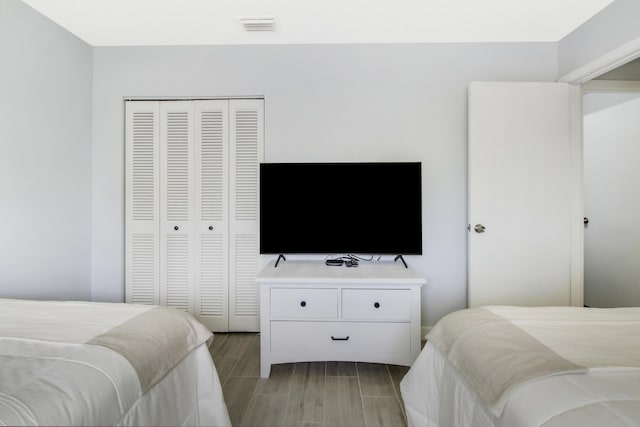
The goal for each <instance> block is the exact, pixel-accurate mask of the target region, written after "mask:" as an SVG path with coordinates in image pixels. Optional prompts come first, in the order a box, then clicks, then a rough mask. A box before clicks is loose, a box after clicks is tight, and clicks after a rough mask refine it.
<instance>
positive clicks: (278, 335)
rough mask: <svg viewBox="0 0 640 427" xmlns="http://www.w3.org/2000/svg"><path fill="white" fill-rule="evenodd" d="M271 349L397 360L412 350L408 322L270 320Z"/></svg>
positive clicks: (319, 355) (316, 357) (312, 357)
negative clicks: (373, 356)
mask: <svg viewBox="0 0 640 427" xmlns="http://www.w3.org/2000/svg"><path fill="white" fill-rule="evenodd" d="M271 351H272V352H277V353H298V354H300V353H305V354H307V355H309V357H310V358H309V359H308V360H323V359H324V360H367V359H368V358H370V357H371V356H372V355H375V356H376V357H379V358H386V359H390V360H394V358H399V357H405V356H407V355H409V354H410V353H411V325H410V324H408V323H364V322H284V321H272V322H271Z"/></svg>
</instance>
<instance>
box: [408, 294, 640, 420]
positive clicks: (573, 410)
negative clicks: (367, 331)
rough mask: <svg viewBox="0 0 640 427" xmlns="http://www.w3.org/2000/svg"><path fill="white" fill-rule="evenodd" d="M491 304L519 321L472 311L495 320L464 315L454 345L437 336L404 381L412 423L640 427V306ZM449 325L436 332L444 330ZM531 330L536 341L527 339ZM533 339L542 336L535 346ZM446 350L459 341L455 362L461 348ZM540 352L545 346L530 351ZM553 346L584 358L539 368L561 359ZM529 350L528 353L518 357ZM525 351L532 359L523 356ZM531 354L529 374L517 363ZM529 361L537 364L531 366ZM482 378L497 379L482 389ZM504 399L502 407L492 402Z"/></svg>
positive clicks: (455, 329) (456, 323) (455, 324)
mask: <svg viewBox="0 0 640 427" xmlns="http://www.w3.org/2000/svg"><path fill="white" fill-rule="evenodd" d="M489 310H490V311H491V314H492V315H498V316H500V317H501V318H503V319H505V318H506V319H510V322H511V323H510V326H509V327H507V328H505V327H504V325H498V328H493V327H489V326H488V325H489V324H491V323H494V320H495V319H492V317H491V316H488V317H487V316H485V318H484V320H482V317H480V318H478V317H474V316H475V313H474V311H469V310H467V311H465V312H464V313H463V315H465V316H466V315H467V314H471V315H472V316H470V317H467V320H469V319H474V320H476V321H477V320H478V319H480V320H481V321H480V323H483V322H485V320H486V323H485V324H484V325H479V324H478V323H472V324H470V325H465V324H464V322H459V320H460V319H454V322H453V323H452V324H450V325H449V326H447V328H446V329H449V327H450V326H453V335H454V337H451V336H449V335H448V334H445V335H446V337H445V338H444V341H445V342H446V344H445V345H444V346H443V345H442V342H441V343H440V345H439V346H437V348H436V346H434V345H433V343H431V342H428V343H427V345H426V346H425V348H424V350H423V351H422V353H421V354H420V356H419V357H418V359H417V360H416V362H415V363H414V365H413V366H412V368H411V370H410V371H409V373H408V374H407V376H406V377H405V378H404V379H403V381H402V383H401V391H402V396H403V399H404V402H405V407H406V410H407V416H408V419H409V424H410V425H415V426H478V427H486V426H495V427H530V426H531V427H533V426H546V427H552V426H554V427H555V426H563V427H564V426H604V425H606V426H638V425H640V371H639V370H638V368H637V367H638V366H639V365H640V351H638V349H640V309H637V308H630V309H602V310H598V309H580V308H574V307H562V308H561V307H548V308H543V309H533V308H516V307H491V308H489ZM463 317H464V316H463ZM498 323H499V322H498ZM513 326H515V327H516V328H517V329H518V331H517V332H516V333H515V334H512V333H511V332H510V331H509V328H510V327H513ZM434 329H435V328H434ZM439 329H440V328H439ZM441 332H442V330H436V334H440V333H441ZM521 333H525V334H526V335H528V338H526V339H521V338H522V337H519V335H520V334H521ZM465 335H469V336H470V337H469V338H470V340H471V342H472V343H474V344H473V345H471V346H469V345H466V344H464V343H458V340H459V339H460V338H461V337H463V336H465ZM430 336H431V335H430ZM514 339H515V341H514ZM463 340H464V338H463ZM531 340H535V341H536V342H537V343H536V344H534V345H532V343H531ZM484 341H486V342H493V343H494V344H492V345H491V346H492V347H494V348H492V349H489V350H488V351H484V350H481V349H480V347H478V346H477V345H476V344H477V343H478V342H482V344H483V345H484V344H485V342H484ZM501 341H502V342H501ZM518 342H521V343H522V344H523V345H524V346H525V347H524V349H525V351H522V349H520V350H518V349H517V348H515V347H514V346H515V345H518V344H517V343H518ZM440 347H444V348H445V350H447V349H448V350H449V353H451V349H452V348H455V350H454V354H455V356H454V358H453V362H452V360H451V354H449V356H447V355H446V354H445V353H444V352H442V351H441V349H440ZM496 349H498V353H496ZM530 349H533V350H534V351H535V353H532V354H529V353H528V352H529V351H530ZM551 349H553V350H551ZM474 351H475V353H474ZM549 351H552V352H554V353H555V356H554V357H555V358H557V357H559V358H560V359H566V360H570V361H571V363H575V364H578V365H579V367H578V369H573V368H570V369H566V370H562V369H556V368H562V365H559V364H555V365H553V366H552V368H553V369H552V370H551V371H547V370H546V369H547V367H548V365H547V364H546V363H540V364H539V365H537V362H536V358H537V357H538V356H540V358H541V359H544V358H547V359H549V360H552V361H554V360H555V359H554V357H551V358H550V357H549ZM519 352H521V353H522V354H521V355H518V353H519ZM476 356H479V357H476ZM521 356H523V357H524V358H523V359H521V360H518V359H519V358H520V357H521ZM465 359H466V360H465ZM478 360H479V361H483V362H481V363H479V362H478ZM523 361H524V362H527V363H524V365H526V366H525V367H526V369H525V375H520V374H519V373H517V372H515V371H514V367H518V366H522V365H523ZM528 361H531V362H532V364H533V365H537V366H534V369H530V366H529V362H528ZM485 362H486V363H485ZM461 366H462V370H461V369H460V367H461ZM470 366H476V367H478V368H479V369H477V370H476V371H477V372H475V373H472V374H471V375H469V373H468V372H465V371H468V370H469V367H470ZM541 368H542V369H541ZM532 373H534V374H535V375H531V374H532ZM505 378H507V379H508V381H505ZM470 379H471V380H470ZM479 380H481V381H482V382H484V383H487V385H486V386H485V385H484V384H482V385H481V387H480V388H479V387H478V385H477V384H478V381H479ZM505 386H506V387H505ZM484 387H489V388H490V389H491V390H492V393H489V394H488V395H487V394H486V390H483V388H484ZM478 390H481V391H480V393H479V392H478ZM495 391H498V393H497V394H495V393H494V392H495ZM495 396H497V400H498V401H499V402H500V404H499V405H495V403H496V401H494V400H492V399H493V397H495Z"/></svg>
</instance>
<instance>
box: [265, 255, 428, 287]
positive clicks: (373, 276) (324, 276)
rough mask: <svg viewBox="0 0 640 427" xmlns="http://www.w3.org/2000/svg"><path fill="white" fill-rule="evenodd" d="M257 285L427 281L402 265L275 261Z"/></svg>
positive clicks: (409, 282)
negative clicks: (346, 264) (337, 264)
mask: <svg viewBox="0 0 640 427" xmlns="http://www.w3.org/2000/svg"><path fill="white" fill-rule="evenodd" d="M256 280H257V282H258V283H264V284H272V283H371V284H375V283H380V284H385V283H389V284H406V285H409V284H413V285H423V284H425V283H426V282H427V280H426V279H425V278H424V277H422V276H420V275H419V274H418V273H417V272H416V271H415V270H414V269H412V268H411V267H409V268H405V267H404V265H403V264H402V263H401V262H391V261H372V262H360V264H359V265H358V266H357V267H346V266H344V265H342V266H328V265H325V263H324V261H319V260H318V261H280V263H279V264H278V267H275V261H271V262H269V264H267V266H266V267H265V268H264V269H263V270H262V271H261V272H260V274H258V276H257V277H256Z"/></svg>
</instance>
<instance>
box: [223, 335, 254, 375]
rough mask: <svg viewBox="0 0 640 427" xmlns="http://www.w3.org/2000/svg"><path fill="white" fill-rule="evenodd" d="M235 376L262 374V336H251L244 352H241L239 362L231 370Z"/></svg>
mask: <svg viewBox="0 0 640 427" xmlns="http://www.w3.org/2000/svg"><path fill="white" fill-rule="evenodd" d="M230 375H231V376H234V377H259V376H260V336H259V335H256V334H253V335H251V336H249V342H248V343H247V345H246V347H245V350H244V352H242V353H241V354H240V357H239V358H238V361H237V363H236V364H235V366H234V367H233V369H232V370H231V374H230Z"/></svg>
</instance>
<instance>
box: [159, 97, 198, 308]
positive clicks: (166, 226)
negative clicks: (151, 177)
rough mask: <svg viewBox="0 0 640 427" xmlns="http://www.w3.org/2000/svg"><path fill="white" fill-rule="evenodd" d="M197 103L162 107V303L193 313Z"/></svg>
mask: <svg viewBox="0 0 640 427" xmlns="http://www.w3.org/2000/svg"><path fill="white" fill-rule="evenodd" d="M193 122H194V120H193V103H192V102H190V101H167V102H162V103H161V104H160V164H161V175H160V187H161V188H162V193H161V197H160V259H161V262H160V304H162V305H166V306H169V307H175V308H179V309H181V310H185V311H192V310H191V307H192V301H191V300H192V292H191V287H192V283H193V268H194V262H193V258H194V256H195V253H194V252H195V245H194V243H195V239H194V230H195V221H194V220H193V213H194V209H193V207H194V197H193V182H194V180H193V178H194V154H193V146H194V143H193V142H194V132H193V129H194V124H193Z"/></svg>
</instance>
